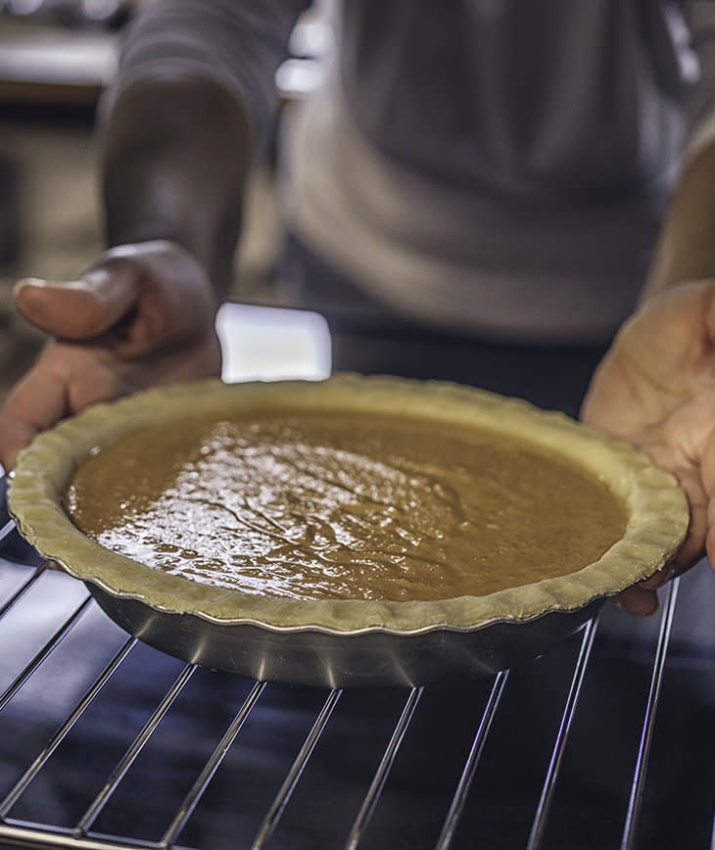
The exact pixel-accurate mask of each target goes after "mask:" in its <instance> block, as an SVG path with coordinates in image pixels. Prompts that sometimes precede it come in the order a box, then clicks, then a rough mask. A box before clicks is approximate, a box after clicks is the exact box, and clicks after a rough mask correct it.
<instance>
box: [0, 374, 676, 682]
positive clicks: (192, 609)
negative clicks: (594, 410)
mask: <svg viewBox="0 0 715 850" xmlns="http://www.w3.org/2000/svg"><path fill="white" fill-rule="evenodd" d="M251 404H257V405H263V406H264V407H263V409H266V406H267V405H268V406H270V408H271V409H274V408H275V407H276V405H278V406H280V405H282V404H285V405H286V407H288V408H291V409H292V406H294V405H296V404H298V405H301V404H307V405H309V406H310V408H311V409H312V410H314V409H315V406H316V405H317V406H318V407H321V406H322V407H323V408H325V409H328V408H330V409H333V408H336V407H337V408H339V409H343V410H344V409H352V410H355V411H358V410H364V409H365V405H369V406H371V407H372V408H374V409H375V410H395V409H396V408H395V406H396V405H398V408H397V409H399V410H405V409H406V410H407V411H408V412H410V413H415V414H419V413H420V412H422V413H423V414H424V413H426V412H429V414H430V416H434V417H436V419H437V420H439V419H440V418H442V419H444V420H449V419H450V418H452V417H455V416H456V417H457V419H459V420H460V421H462V422H464V421H469V422H472V421H474V423H475V425H479V426H480V427H485V426H486V427H493V428H494V430H495V433H497V432H502V431H504V430H507V431H508V430H509V429H511V430H512V431H513V433H516V434H528V436H529V440H530V441H533V442H535V443H542V444H543V445H545V446H550V447H552V448H553V447H554V446H556V447H558V448H559V450H563V451H565V452H566V453H567V454H570V455H571V457H572V458H577V459H578V460H579V462H581V461H582V460H583V463H584V464H585V465H586V466H587V467H589V468H590V469H591V470H592V471H593V472H594V473H596V474H598V475H599V477H602V478H604V479H605V480H606V483H607V484H608V486H610V487H611V489H613V490H614V492H616V493H617V494H618V495H619V497H621V498H622V499H623V502H624V504H625V506H626V509H627V514H628V526H627V530H626V534H625V535H624V539H623V540H621V541H618V542H617V543H616V544H614V546H613V547H611V549H610V550H609V551H608V552H607V553H606V554H605V555H604V556H603V558H601V559H600V560H599V561H598V562H596V563H595V564H591V565H589V566H588V567H586V568H584V569H582V570H579V571H578V572H575V573H573V574H572V575H571V576H566V577H561V578H557V579H548V580H545V581H541V582H538V583H536V584H532V585H526V586H524V587H520V588H512V589H510V590H507V591H500V592H497V593H494V594H491V595H490V596H486V597H469V596H464V597H459V598H458V599H450V600H440V601H439V602H437V603H432V602H424V603H418V602H412V603H410V602H405V603H401V602H395V603H373V602H362V601H357V600H353V601H349V600H347V601H340V602H337V603H336V602H332V603H323V602H319V601H315V600H309V601H305V602H302V601H301V600H284V601H280V602H278V603H276V602H270V603H269V602H266V601H265V600H261V599H260V598H256V597H246V596H244V595H243V594H241V593H240V592H238V591H235V592H234V591H227V590H225V589H224V590H221V591H219V592H214V591H212V590H211V589H210V588H208V589H207V588H206V587H205V586H200V585H198V584H197V583H195V582H193V581H190V580H188V579H184V578H181V577H177V576H169V575H167V574H165V573H162V572H160V571H158V570H151V569H149V568H147V567H145V566H143V565H141V564H138V563H136V562H134V561H131V560H129V559H127V558H125V557H124V556H121V555H117V554H116V553H113V552H109V551H108V550H106V549H103V548H102V547H100V546H99V545H98V544H96V543H94V541H90V540H89V538H87V537H86V536H85V535H83V534H82V533H81V532H80V531H79V530H78V529H77V528H76V526H74V524H73V523H72V522H71V520H70V519H69V517H68V516H67V514H66V512H65V511H64V508H63V507H62V497H63V494H64V491H65V489H66V487H67V485H68V482H69V481H70V479H71V477H72V475H73V473H74V470H75V469H76V468H77V467H78V466H79V465H80V464H81V463H82V462H83V460H84V459H85V458H86V457H87V456H88V454H90V453H93V452H95V451H98V450H101V448H102V447H103V446H106V445H109V444H111V443H113V442H115V441H116V440H118V439H121V437H122V436H123V435H124V434H125V433H129V432H130V431H134V430H137V429H139V428H141V427H143V426H145V425H148V424H153V423H156V422H157V421H159V422H162V423H167V424H168V423H171V424H172V425H175V424H176V423H177V422H178V421H180V419H181V418H184V417H186V416H189V415H198V414H200V413H204V412H206V411H216V412H218V411H222V410H224V409H225V408H228V409H230V408H231V407H232V406H233V407H234V409H236V408H237V407H240V409H242V410H245V409H246V405H249V406H250V405H251ZM489 423H491V425H490V424H489ZM494 423H496V424H494ZM8 505H9V509H10V511H11V513H12V515H13V516H14V518H15V520H16V522H17V526H18V529H19V531H20V533H21V534H22V535H23V536H24V537H25V539H26V540H27V541H28V542H29V543H30V544H31V545H32V546H33V547H34V548H35V549H36V550H37V551H38V552H39V553H40V554H41V555H43V556H44V557H46V558H48V559H50V560H52V561H54V562H56V563H57V564H58V565H59V566H60V567H61V568H63V569H65V570H66V571H67V572H69V573H70V574H72V575H74V576H75V577H76V578H78V579H80V580H82V581H84V582H85V583H86V584H87V586H88V587H89V589H90V591H91V593H92V594H93V596H94V597H95V599H96V600H97V602H98V603H99V605H100V606H101V607H102V608H103V610H104V611H105V612H106V613H107V614H108V615H109V616H110V617H111V618H112V619H113V620H114V621H115V622H116V623H118V624H119V625H120V626H121V627H122V628H124V629H125V630H126V631H128V632H129V633H130V634H132V635H135V636H136V637H138V638H139V639H140V640H142V641H144V642H146V643H147V644H150V645H152V646H154V647H156V648H158V649H160V650H162V651H164V652H167V653H168V654H170V655H173V656H176V657H178V658H181V659H183V660H185V661H188V662H191V663H195V664H200V665H202V666H206V667H209V668H214V669H219V670H223V671H228V672H230V673H235V674H239V675H242V676H249V677H251V678H254V679H258V680H264V681H279V682H287V683H295V684H304V685H319V686H328V687H353V686H384V685H398V686H405V685H409V686H415V685H424V684H431V683H437V682H453V681H456V680H460V679H462V680H463V679H464V678H467V677H473V676H479V675H488V674H492V673H494V672H496V671H498V670H502V669H505V668H508V667H512V666H514V665H515V664H519V663H521V662H523V661H525V660H527V659H532V658H534V657H536V656H538V655H541V654H543V653H544V652H545V651H546V650H548V649H549V648H550V647H552V646H554V645H555V644H557V643H559V642H561V641H563V640H565V639H566V638H567V637H569V636H570V635H571V634H573V633H574V632H575V631H576V630H578V629H579V628H580V627H581V626H583V624H584V623H585V622H587V621H588V620H589V619H590V618H591V617H593V616H594V614H595V613H596V612H597V611H598V609H599V608H600V606H601V605H603V603H604V602H605V601H606V600H607V599H608V598H609V597H610V596H613V595H615V594H616V593H618V592H619V591H621V590H623V589H624V588H626V587H628V586H630V585H631V584H633V583H635V582H637V581H640V580H643V579H645V578H647V577H648V576H650V575H652V574H653V573H655V572H656V571H657V570H658V569H660V568H661V567H662V566H663V565H664V564H665V563H666V562H667V561H668V560H669V558H670V557H671V556H672V554H673V553H674V552H675V551H676V550H677V548H678V546H679V544H680V543H681V542H682V539H683V537H684V535H685V533H686V530H687V526H688V509H687V502H686V500H685V497H684V495H683V493H682V491H681V490H680V488H679V487H678V485H677V484H676V482H675V480H674V479H673V478H672V476H670V475H668V474H667V473H664V472H662V471H661V470H659V469H657V468H656V467H654V466H653V465H652V464H651V463H650V461H648V459H647V458H645V456H644V455H642V454H640V453H638V452H636V451H634V450H633V449H632V448H631V447H629V446H626V445H625V444H623V443H620V442H619V441H615V440H612V439H610V438H606V437H604V436H603V435H600V434H596V433H595V432H592V431H590V430H589V429H587V428H584V427H583V426H580V425H577V424H576V423H574V422H573V421H572V420H569V419H567V417H564V416H562V415H561V414H552V413H544V412H542V411H538V410H537V409H536V408H533V407H531V406H530V405H527V404H525V403H524V402H520V401H516V400H514V399H504V398H502V397H499V396H494V395H493V394H490V393H484V392H481V391H478V390H472V389H468V388H463V387H456V386H454V385H451V384H442V383H437V382H420V381H404V380H402V379H396V378H389V377H378V378H360V377H358V376H354V375H341V376H336V377H333V378H330V379H328V380H327V381H322V382H307V381H306V382H302V381H290V382H275V383H271V384H236V385H226V384H221V383H220V382H215V381H203V382H198V383H196V384H189V385H181V386H174V387H171V388H166V389H162V390H149V391H147V392H145V393H141V394H139V395H136V396H133V397H132V398H129V399H125V400H122V401H119V402H115V403H112V404H108V405H96V406H95V407H93V408H91V409H90V410H88V411H86V412H84V413H82V414H80V415H79V416H77V417H74V418H73V419H70V420H67V421H65V422H63V423H61V424H60V425H58V426H56V427H55V428H54V429H51V430H50V431H48V432H46V433H45V434H42V435H40V437H38V438H37V439H36V440H35V441H34V442H33V444H32V445H31V446H30V447H29V448H28V449H26V450H25V451H24V452H22V453H21V455H20V457H19V459H18V464H17V467H16V469H15V471H14V474H13V477H12V480H11V482H10V487H9V494H8Z"/></svg>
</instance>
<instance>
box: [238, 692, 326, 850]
mask: <svg viewBox="0 0 715 850" xmlns="http://www.w3.org/2000/svg"><path fill="white" fill-rule="evenodd" d="M341 694H342V690H335V689H334V690H332V691H331V692H330V694H329V695H328V698H327V699H326V701H325V703H324V704H323V707H322V708H321V710H320V713H319V714H318V717H317V718H316V720H315V723H314V724H313V726H312V728H311V730H310V732H309V733H308V737H307V738H306V739H305V742H304V743H303V746H302V747H301V748H300V752H299V753H298V755H297V756H296V759H295V761H294V762H293V764H292V765H291V768H290V770H289V771H288V773H287V775H286V778H285V780H284V781H283V784H282V785H281V787H280V790H279V791H278V794H276V798H275V800H274V801H273V803H272V804H271V807H270V808H269V809H268V813H267V814H266V816H265V818H264V819H263V823H262V824H261V826H260V827H259V829H258V832H257V833H256V837H255V838H254V839H253V843H252V844H251V850H262V848H263V847H264V846H265V843H266V841H268V839H269V838H270V837H271V835H272V834H273V830H274V829H275V828H276V825H277V823H278V821H279V820H280V817H281V815H282V814H283V812H284V810H285V807H286V806H287V805H288V801H289V800H290V798H291V796H292V794H293V791H294V790H295V787H296V785H297V784H298V781H299V779H300V777H301V776H302V774H303V770H304V769H305V766H306V765H307V763H308V760H309V759H310V757H311V755H312V754H313V750H314V749H315V745H316V744H317V743H318V740H319V739H320V736H321V735H322V734H323V731H324V730H325V727H326V726H327V725H328V721H329V720H330V716H331V715H332V713H333V710H334V709H335V706H336V705H337V704H338V700H339V699H340V696H341Z"/></svg>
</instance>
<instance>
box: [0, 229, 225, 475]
mask: <svg viewBox="0 0 715 850" xmlns="http://www.w3.org/2000/svg"><path fill="white" fill-rule="evenodd" d="M15 297H16V304H17V308H18V309H19V311H20V312H21V313H22V314H23V316H25V318H26V319H28V321H30V322H31V323H33V324H35V325H36V326H38V327H39V328H41V329H43V330H45V331H46V332H47V333H48V334H50V335H51V339H50V341H49V342H48V343H47V344H46V345H45V347H44V349H43V351H42V352H41V354H40V356H39V357H38V359H37V361H36V362H35V364H34V366H33V367H32V368H31V369H30V371H29V372H27V374H26V375H25V376H24V377H23V378H22V379H21V380H20V381H19V382H18V383H17V384H16V385H15V386H14V387H13V388H12V389H11V390H10V392H9V393H8V395H7V398H6V399H5V403H4V404H3V406H2V408H1V409H0V462H1V463H2V464H3V466H4V467H5V468H6V469H7V470H9V469H12V467H13V466H14V464H15V460H16V457H17V453H18V452H19V451H20V449H22V448H24V447H25V446H26V445H28V444H29V442H30V441H31V440H32V438H33V437H34V436H35V435H36V434H37V433H39V432H40V431H43V430H45V429H47V428H49V427H50V426H52V425H54V424H55V423H57V422H58V421H59V420H60V419H62V418H64V417H66V416H68V415H70V414H73V413H77V412H79V411H80V410H82V409H83V408H85V407H87V406H88V405H91V404H94V403H96V402H99V401H110V400H113V399H116V398H119V397H120V396H123V395H127V394H129V393H132V392H135V391H137V390H139V389H143V388H145V387H148V386H152V385H157V384H169V383H173V382H178V381H188V380H193V379H198V378H203V377H209V376H218V375H219V374H220V371H221V349H220V345H219V341H218V337H217V335H216V331H215V317H216V308H217V305H216V298H215V296H214V294H213V291H212V288H211V285H210V283H209V281H208V279H207V277H206V275H205V274H204V272H203V270H202V268H201V266H200V265H199V264H198V263H197V262H196V260H194V258H193V257H192V255H191V254H190V253H189V252H188V251H186V250H184V249H183V248H181V247H180V246H179V245H177V244H174V243H171V242H166V241H154V242H144V243H139V244H136V245H125V246H121V247H118V248H113V249H111V250H109V251H107V252H105V253H104V254H102V256H101V257H100V258H99V260H98V261H97V262H96V263H95V264H94V265H93V266H92V267H91V268H90V269H89V270H88V271H87V272H86V273H85V274H84V275H83V276H82V277H81V278H80V279H79V280H76V281H71V282H63V283H49V282H46V281H40V280H34V279H28V280H26V281H21V282H20V283H19V284H18V286H17V291H16V296H15Z"/></svg>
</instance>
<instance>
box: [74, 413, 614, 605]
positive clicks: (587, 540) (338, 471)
mask: <svg viewBox="0 0 715 850" xmlns="http://www.w3.org/2000/svg"><path fill="white" fill-rule="evenodd" d="M64 504H65V509H66V510H67V512H68V513H69V515H70V517H71V518H72V520H73V522H74V523H75V524H76V525H77V527H78V528H79V529H80V530H81V531H82V532H84V533H85V534H86V535H88V536H89V537H91V538H93V539H94V540H96V541H97V542H98V543H99V544H101V545H102V546H104V547H105V548H107V549H110V550H113V551H116V552H119V553H121V554H123V555H126V556H128V557H130V558H132V559H133V560H135V561H139V562H140V563H143V564H145V565H146V566H148V567H151V568H153V569H157V570H162V571H165V572H167V573H171V574H175V575H181V576H183V577H185V578H187V579H190V580H192V581H195V582H201V583H205V584H209V585H213V586H218V587H224V588H234V589H236V590H240V591H242V592H243V593H248V594H260V595H263V596H273V597H283V598H293V599H358V600H367V599H369V600H384V601H430V600H441V599H450V598H454V597H458V596H463V595H473V596H484V595H487V594H490V593H493V592H495V591H499V590H503V589H506V588H510V587H516V586H521V585H525V584H531V583H533V582H538V581H540V580H542V579H547V578H553V577H556V576H562V575H567V574H569V573H573V572H575V571H577V570H579V569H581V568H582V567H585V566H587V565H588V564H591V563H593V562H595V561H597V560H598V559H599V558H600V557H601V556H602V555H603V554H604V553H605V552H606V551H607V550H608V549H609V548H610V547H611V546H612V545H613V544H614V543H615V542H616V541H618V540H620V539H621V538H622V537H623V535H624V532H625V528H626V522H627V515H626V510H625V507H624V505H623V504H622V502H621V500H620V499H619V498H617V497H616V495H615V494H613V493H612V492H611V491H610V490H609V489H608V487H607V486H606V485H605V484H604V483H603V482H601V481H600V480H599V479H598V478H597V477H596V476H595V475H593V474H592V473H591V472H589V471H587V470H585V469H582V468H580V467H579V466H578V465H577V464H576V463H575V462H571V461H570V460H568V459H566V458H564V457H562V456H560V455H558V454H557V453H556V452H551V451H549V450H548V449H545V448H540V447H538V446H535V445H532V444H530V443H528V442H527V441H526V440H524V441H521V440H518V439H515V438H512V437H508V436H503V435H500V434H497V433H496V432H495V431H491V430H487V429H479V428H472V427H468V426H466V425H460V424H456V423H454V424H452V423H446V422H445V423H443V422H436V421H435V420H432V419H426V418H419V417H417V416H414V417H408V416H398V415H393V414H375V413H369V414H368V413H365V414H356V413H344V412H340V411H321V412H319V413H315V412H307V411H299V410H296V411H295V412H294V413H290V414H287V413H286V412H285V411H281V412H275V413H272V412H270V411H266V412H263V413H260V414H255V413H251V414H250V415H249V414H247V415H246V416H245V418H244V417H241V416H233V417H231V418H226V419H220V420H219V419H217V418H216V417H204V418H201V417H197V418H195V419H187V420H183V421H182V422H180V423H177V424H176V425H173V426H166V425H161V426H159V425H156V426H152V427H149V428H145V429H143V430H140V431H137V432H135V433H132V434H129V435H128V436H125V437H123V438H122V439H120V440H119V441H118V442H117V443H115V444H113V445H111V446H109V447H107V448H104V449H102V450H101V451H98V452H96V453H94V454H93V455H91V456H90V457H88V458H87V459H86V460H85V461H84V462H83V463H82V464H81V465H80V467H79V468H78V469H77V471H76V472H75V474H74V476H73V478H72V480H71V482H70V486H69V488H68V490H67V492H66V493H65V500H64Z"/></svg>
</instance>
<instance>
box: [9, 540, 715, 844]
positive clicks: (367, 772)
mask: <svg viewBox="0 0 715 850" xmlns="http://www.w3.org/2000/svg"><path fill="white" fill-rule="evenodd" d="M0 537H2V538H4V542H3V543H2V544H1V545H2V546H3V549H2V551H3V553H4V558H3V559H1V560H0V845H10V846H17V847H33V848H53V847H54V848H56V847H62V848H78V850H79V848H83V850H109V848H117V850H118V848H122V849H123V850H124V848H156V850H164V848H177V850H178V848H196V850H211V849H212V848H251V850H258V848H273V849H274V850H275V848H282V849H283V848H284V849H285V850H328V848H345V850H353V848H355V849H357V848H360V850H365V848H373V850H374V848H390V850H400V848H411V850H421V848H435V850H447V848H457V850H458V849H459V848H477V847H486V848H490V850H492V849H493V848H527V849H528V850H535V848H569V850H578V848H598V850H603V848H611V847H612V848H620V850H627V848H646V847H647V848H649V849H650V848H659V847H663V848H680V849H681V850H688V848H690V847H692V848H695V847H701V848H708V847H713V846H715V842H714V841H713V813H714V811H715V767H714V763H715V758H713V754H714V753H715V747H714V746H713V744H715V740H714V739H715V733H714V732H713V727H715V724H713V723H712V717H713V712H712V709H713V701H715V663H714V658H713V653H712V651H711V647H712V645H715V641H713V642H712V644H711V643H710V642H709V640H707V639H706V640H705V641H702V640H701V641H699V642H698V641H693V640H691V639H689V638H688V637H687V636H688V635H689V634H690V626H691V625H692V620H693V606H695V607H696V608H697V606H698V600H702V592H701V590H700V589H699V588H700V587H701V585H702V581H703V580H706V579H707V578H708V577H707V576H706V578H705V579H703V578H702V576H700V577H699V576H698V571H697V570H696V571H694V573H693V575H692V577H691V576H690V575H689V576H687V577H686V578H685V579H682V580H681V585H680V586H678V584H677V583H673V584H671V585H670V586H669V588H668V589H667V591H666V592H665V593H664V596H663V602H662V605H661V613H660V614H659V615H658V616H657V617H656V618H651V619H648V620H638V619H636V618H633V617H629V616H628V615H626V614H623V613H622V612H619V611H618V610H617V609H616V608H615V606H613V607H609V608H607V609H605V610H604V613H603V614H602V615H601V617H600V618H599V619H598V620H594V621H592V622H590V623H589V624H588V625H587V626H586V627H585V628H584V629H582V630H581V631H580V632H579V633H578V634H576V635H574V637H573V638H572V639H571V640H569V641H567V642H566V643H565V644H563V645H562V646H560V647H558V648H556V649H555V650H553V651H551V652H549V653H548V654H547V655H545V656H544V657H542V658H541V659H538V660H536V661H534V662H533V663H530V664H527V665H524V666H523V667H521V668H519V669H514V670H512V671H506V670H505V671H503V672H501V673H499V674H498V675H497V676H495V677H494V678H491V679H479V680H476V681H471V682H465V683H464V684H463V685H462V686H460V687H450V688H435V689H430V688H424V689H421V688H415V689H412V690H409V689H405V690H400V689H367V690H363V689H359V690H354V691H353V690H350V691H344V692H341V691H339V690H321V689H313V688H293V687H288V686H285V685H280V686H279V685H275V684H270V683H263V682H254V681H247V680H244V679H241V678H239V677H235V676H230V675H227V674H221V673H218V672H215V671H210V670H205V669H202V668H197V667H194V666H192V665H190V664H184V663H183V662H179V661H177V660H176V659H173V658H170V657H168V656H165V655H163V654H162V653H159V652H157V651H156V650H153V649H151V648H149V647H147V646H145V645H144V644H142V643H141V642H140V641H137V640H136V639H134V638H130V637H128V636H127V635H126V634H124V633H123V632H122V631H121V630H120V629H119V628H118V627H117V626H115V625H114V624H113V623H112V622H111V621H110V620H109V619H108V618H107V617H106V616H105V615H104V614H103V613H102V612H101V611H100V610H99V608H98V607H97V606H96V604H95V603H94V601H93V600H92V599H91V597H90V596H89V594H88V592H87V590H86V588H85V587H84V585H82V584H81V583H79V582H77V581H75V580H74V579H72V578H70V577H69V576H66V575H64V574H62V573H59V572H57V571H55V570H53V569H51V568H50V567H49V566H48V565H47V564H45V563H42V562H41V561H40V560H39V559H38V558H37V556H36V555H35V554H34V553H33V552H32V550H30V549H29V548H28V547H27V546H26V545H24V544H23V543H22V542H21V541H20V540H19V538H18V537H17V535H16V534H15V533H14V532H13V529H12V524H11V523H8V524H7V525H6V526H5V527H4V528H3V529H2V531H0ZM706 569H707V565H706ZM713 619H715V618H713ZM674 635H675V638H674V637H673V636H674ZM682 635H685V636H686V637H685V638H683V637H682Z"/></svg>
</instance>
